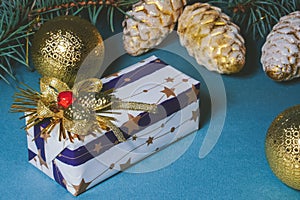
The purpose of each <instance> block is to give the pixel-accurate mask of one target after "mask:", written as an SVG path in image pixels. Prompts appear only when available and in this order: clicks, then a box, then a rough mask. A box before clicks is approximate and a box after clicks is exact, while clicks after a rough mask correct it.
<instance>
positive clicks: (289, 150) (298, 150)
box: [266, 105, 300, 190]
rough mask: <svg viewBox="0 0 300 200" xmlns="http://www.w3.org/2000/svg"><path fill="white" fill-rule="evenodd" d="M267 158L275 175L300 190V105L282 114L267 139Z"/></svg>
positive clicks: (269, 131)
mask: <svg viewBox="0 0 300 200" xmlns="http://www.w3.org/2000/svg"><path fill="white" fill-rule="evenodd" d="M266 156H267V159H268V162H269V165H270V167H271V169H272V170H273V172H274V174H275V175H276V176H277V177H278V178H279V179H281V180H282V181H283V182H284V183H285V184H287V185H288V186H290V187H292V188H294V189H297V190H300V105H298V106H294V107H291V108H289V109H287V110H285V111H284V112H282V113H280V114H279V115H278V116H277V117H276V118H275V120H274V121H273V122H272V124H271V126H270V128H269V130H268V134H267V138H266Z"/></svg>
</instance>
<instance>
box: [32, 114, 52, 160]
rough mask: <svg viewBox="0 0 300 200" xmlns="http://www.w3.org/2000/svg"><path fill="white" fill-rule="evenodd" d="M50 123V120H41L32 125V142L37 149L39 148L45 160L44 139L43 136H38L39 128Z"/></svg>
mask: <svg viewBox="0 0 300 200" xmlns="http://www.w3.org/2000/svg"><path fill="white" fill-rule="evenodd" d="M49 124H50V120H43V121H42V122H40V123H38V124H37V125H35V126H34V138H35V140H34V142H35V145H36V147H37V149H38V150H40V154H41V157H42V158H43V160H44V161H45V162H46V156H45V141H44V139H43V138H41V137H40V134H41V128H46V127H47V126H48V125H49Z"/></svg>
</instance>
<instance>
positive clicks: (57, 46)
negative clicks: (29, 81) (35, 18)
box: [31, 16, 104, 86]
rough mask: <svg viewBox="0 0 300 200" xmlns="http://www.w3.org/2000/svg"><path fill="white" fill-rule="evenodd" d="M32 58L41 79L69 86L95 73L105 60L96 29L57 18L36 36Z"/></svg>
mask: <svg viewBox="0 0 300 200" xmlns="http://www.w3.org/2000/svg"><path fill="white" fill-rule="evenodd" d="M31 55H32V61H33V65H34V66H35V68H36V69H37V71H38V72H39V73H40V74H41V75H42V76H50V77H55V78H58V79H60V80H62V81H63V82H66V83H68V84H69V85H70V86H72V85H73V83H74V81H75V79H76V78H77V79H78V77H82V76H84V78H90V77H92V76H94V75H96V74H97V72H98V71H99V70H100V66H101V64H102V62H103V59H104V44H103V40H102V37H101V35H100V34H99V32H98V30H97V28H96V27H95V26H93V25H92V24H91V23H89V22H88V21H86V20H84V19H81V18H80V17H77V16H60V17H56V18H54V19H52V20H49V21H48V22H46V23H45V24H43V25H42V27H41V28H40V30H38V31H37V32H36V33H35V35H34V38H33V41H32V49H31ZM83 65H84V66H83ZM79 70H80V72H79ZM88 76H90V77H88Z"/></svg>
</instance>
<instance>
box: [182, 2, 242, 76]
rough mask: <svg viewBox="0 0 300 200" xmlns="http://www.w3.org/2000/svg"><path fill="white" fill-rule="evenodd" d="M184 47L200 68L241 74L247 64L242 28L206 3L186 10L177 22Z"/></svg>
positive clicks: (222, 72) (187, 7) (196, 4)
mask: <svg viewBox="0 0 300 200" xmlns="http://www.w3.org/2000/svg"><path fill="white" fill-rule="evenodd" d="M177 32H178V35H179V39H180V43H181V45H182V46H184V47H186V49H187V50H188V53H189V54H190V55H191V56H193V57H195V59H196V60H197V62H198V63H199V64H200V65H203V66H205V67H206V68H207V69H208V70H210V71H216V72H218V73H221V74H231V73H236V72H239V71H240V70H241V69H242V68H243V66H244V64H245V53H246V48H245V44H244V43H245V42H244V39H243V37H242V36H241V35H240V33H239V27H238V26H237V25H235V24H234V23H232V22H231V21H230V18H229V17H228V16H227V15H225V14H224V13H222V12H221V9H219V8H217V7H214V6H211V5H209V4H207V3H195V4H193V5H190V6H186V7H185V9H184V11H183V13H182V15H181V16H180V17H179V20H178V31H177Z"/></svg>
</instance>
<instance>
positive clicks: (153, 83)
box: [27, 56, 200, 195]
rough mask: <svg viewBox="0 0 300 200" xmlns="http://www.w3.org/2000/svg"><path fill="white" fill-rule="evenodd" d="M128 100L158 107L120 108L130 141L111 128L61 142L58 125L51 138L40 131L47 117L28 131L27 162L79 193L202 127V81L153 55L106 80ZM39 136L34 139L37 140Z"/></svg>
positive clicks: (105, 85)
mask: <svg viewBox="0 0 300 200" xmlns="http://www.w3.org/2000/svg"><path fill="white" fill-rule="evenodd" d="M102 81H103V89H104V90H108V89H112V88H113V89H114V90H115V91H114V94H115V96H116V97H117V98H120V99H122V100H124V101H139V102H145V103H155V104H157V105H158V109H157V110H158V111H157V112H155V113H147V112H140V111H130V110H121V111H120V110H118V112H120V113H119V114H114V115H115V116H114V117H116V118H117V119H118V121H117V122H116V125H117V126H118V127H120V129H121V130H122V132H123V133H124V136H125V138H126V139H127V140H126V142H122V143H120V142H118V140H117V139H116V137H115V136H114V134H113V132H111V131H108V132H105V133H94V134H89V135H87V136H85V137H82V138H81V139H80V140H79V139H75V141H74V142H73V143H72V142H70V140H65V141H59V125H57V126H56V127H55V128H54V129H53V130H52V132H51V137H48V138H41V137H39V133H40V132H41V130H42V129H43V128H44V127H46V126H47V123H49V121H47V120H44V121H43V122H41V123H39V124H38V125H36V126H34V127H32V128H30V129H29V130H28V134H27V139H28V152H29V162H30V163H31V164H33V165H34V166H35V167H37V168H38V169H40V170H41V171H43V172H44V173H45V174H47V175H48V176H49V177H51V178H52V179H54V180H55V181H57V182H58V183H59V184H60V185H62V186H63V187H64V188H66V189H67V190H68V191H70V192H71V193H72V194H73V195H78V194H80V193H82V192H84V191H86V190H87V189H89V188H90V187H92V186H94V185H96V184H98V183H99V182H101V181H103V180H105V179H107V178H109V177H110V176H112V175H114V174H116V173H117V172H119V171H122V170H125V169H126V168H128V167H130V166H131V165H133V164H135V163H137V162H138V161H140V160H142V159H144V158H146V157H148V156H150V155H151V154H153V153H155V152H157V151H159V150H161V149H163V148H164V147H166V146H168V145H170V144H172V143H173V142H176V141H178V140H179V139H180V138H182V137H184V136H186V135H188V134H189V133H192V132H194V131H195V130H197V129H198V127H199V98H198V97H199V88H200V83H199V82H198V81H197V80H195V79H193V78H191V77H189V76H187V75H186V74H183V73H182V72H180V71H178V70H176V69H174V68H173V67H172V66H170V65H168V64H166V63H164V62H163V61H161V60H160V59H159V58H157V57H155V56H152V57H150V58H148V59H146V60H143V61H141V62H139V63H137V64H135V65H132V66H130V67H128V68H125V69H124V70H121V71H120V72H118V73H116V74H112V75H110V76H108V77H106V78H103V79H102ZM34 138H36V139H34Z"/></svg>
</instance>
